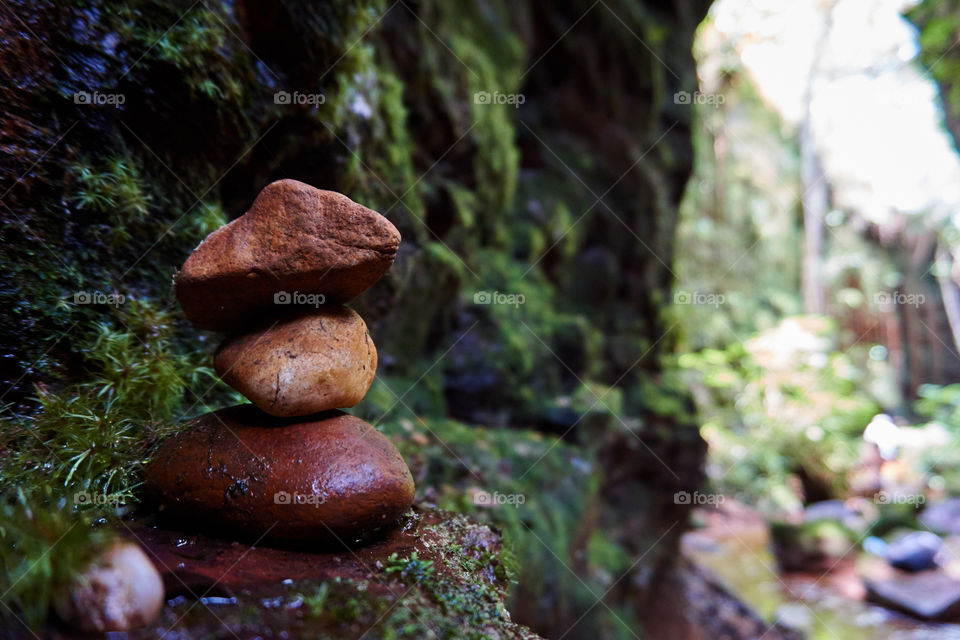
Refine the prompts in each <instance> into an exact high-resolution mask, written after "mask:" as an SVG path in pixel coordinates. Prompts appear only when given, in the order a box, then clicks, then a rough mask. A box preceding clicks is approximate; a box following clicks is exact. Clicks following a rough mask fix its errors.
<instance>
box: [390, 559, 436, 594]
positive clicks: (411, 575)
mask: <svg viewBox="0 0 960 640" xmlns="http://www.w3.org/2000/svg"><path fill="white" fill-rule="evenodd" d="M383 570H384V572H386V573H387V574H397V576H398V577H399V578H400V579H401V580H402V581H403V582H406V583H412V584H415V585H417V586H422V585H423V584H424V583H427V582H429V581H430V580H432V579H433V561H432V560H421V559H419V558H417V552H416V551H414V552H412V553H411V554H410V557H409V558H400V557H399V556H397V553H396V552H394V553H392V554H390V557H389V558H387V562H386V564H385V565H384V569H383Z"/></svg>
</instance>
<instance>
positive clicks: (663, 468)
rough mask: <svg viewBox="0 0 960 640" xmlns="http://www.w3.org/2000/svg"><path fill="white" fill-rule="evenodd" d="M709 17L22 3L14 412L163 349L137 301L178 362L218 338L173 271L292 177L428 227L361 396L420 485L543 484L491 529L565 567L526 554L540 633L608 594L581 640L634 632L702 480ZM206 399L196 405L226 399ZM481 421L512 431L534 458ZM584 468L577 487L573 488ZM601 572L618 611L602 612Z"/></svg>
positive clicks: (535, 6)
mask: <svg viewBox="0 0 960 640" xmlns="http://www.w3.org/2000/svg"><path fill="white" fill-rule="evenodd" d="M708 4H709V3H708V2H707V1H706V0H696V1H689V2H688V1H686V0H674V1H672V2H671V1H667V2H662V1H653V0H644V1H642V2H631V1H628V0H614V1H609V2H601V3H590V2H588V1H586V0H576V1H574V2H569V3H549V2H539V1H529V2H507V1H505V0H503V1H490V2H441V1H438V0H424V1H420V2H398V3H394V4H390V3H388V2H377V1H370V2H365V1H361V0H354V1H336V2H323V3H310V4H307V3H301V2H294V1H293V0H286V1H285V0H281V1H279V2H278V1H268V0H236V1H234V2H216V1H206V2H199V3H192V2H187V1H179V0H175V1H172V2H166V1H165V2H160V1H157V0H126V1H124V2H120V1H118V0H86V1H77V2H73V3H63V2H52V1H44V0H41V1H38V2H24V1H19V2H18V1H12V2H8V3H5V4H4V5H3V6H2V7H0V37H2V39H3V41H4V46H3V48H2V52H0V56H2V57H0V73H2V74H3V75H4V77H3V82H0V96H2V99H3V103H4V107H5V108H4V109H3V113H0V142H2V145H3V150H4V154H3V155H2V157H0V180H2V184H0V193H2V194H3V195H2V206H0V222H2V229H3V237H2V240H3V241H2V243H0V262H2V265H0V267H2V269H3V271H4V278H3V280H2V284H0V300H2V304H3V308H4V309H5V311H6V312H5V313H4V314H3V315H2V317H0V332H2V339H3V345H2V348H3V351H2V356H3V358H2V360H0V363H2V364H0V376H2V380H3V383H4V389H5V391H4V397H3V402H4V403H13V404H14V405H15V409H16V411H18V412H20V413H29V412H31V411H34V410H35V408H34V401H33V400H32V397H33V395H34V385H35V384H37V383H40V384H42V385H44V387H43V388H45V389H57V388H60V387H63V386H64V385H67V384H69V383H73V382H76V381H81V380H84V379H86V378H87V377H89V376H90V375H91V373H90V372H91V370H92V368H94V365H95V364H96V362H98V361H99V360H102V359H103V358H102V354H98V353H97V352H96V349H97V346H96V345H98V344H102V343H103V342H104V338H103V336H104V335H105V333H104V332H107V333H109V332H110V331H117V332H123V331H129V332H130V333H132V334H134V335H136V336H137V339H138V340H140V341H141V342H142V344H143V346H144V347H145V348H146V352H147V353H148V354H153V353H154V352H153V351H151V345H152V344H154V342H153V340H155V339H156V336H155V335H154V333H152V330H151V329H150V324H149V323H144V325H145V326H146V327H147V328H146V329H143V327H140V326H137V327H134V328H133V329H130V328H129V325H130V323H131V313H132V310H135V309H141V308H146V309H151V310H158V309H159V310H161V311H163V310H165V311H168V312H169V317H170V318H171V320H170V321H169V322H167V323H166V324H165V325H164V328H163V329H164V332H163V339H164V343H163V344H164V354H166V353H167V352H168V351H169V352H172V353H173V354H175V355H177V356H178V357H182V358H185V359H189V360H190V361H191V362H202V361H203V360H204V359H206V358H208V357H209V355H210V353H211V352H212V350H213V346H214V345H215V344H216V336H213V335H210V334H203V333H202V332H198V331H196V330H194V329H193V328H192V327H190V326H189V325H188V323H186V321H185V320H184V318H183V317H182V315H180V312H179V310H178V309H177V308H176V305H175V301H174V300H173V297H172V293H171V287H170V278H171V276H172V274H173V273H174V271H175V270H176V269H177V268H178V267H179V266H180V265H181V264H182V263H183V261H184V259H185V258H186V256H187V255H188V254H189V253H190V251H191V250H192V249H193V248H194V247H195V246H196V244H197V243H198V242H199V241H200V240H201V239H202V238H203V237H204V236H205V235H206V234H207V233H209V232H210V231H212V230H214V229H215V228H217V227H218V226H219V225H220V224H222V223H224V222H225V221H227V220H229V219H231V218H234V217H236V216H238V215H241V214H242V213H243V212H244V210H245V208H246V207H247V206H249V204H250V203H251V202H252V200H253V198H254V196H255V195H256V193H257V192H258V191H259V190H260V189H261V188H262V187H263V186H265V185H266V184H268V183H269V182H270V181H272V180H275V179H278V178H282V177H287V178H296V179H299V180H302V181H304V182H307V183H310V184H312V185H315V186H317V187H320V188H326V189H333V190H337V191H340V192H342V193H345V194H347V195H348V196H350V197H351V198H353V199H354V200H356V201H358V202H361V203H363V204H365V205H367V206H370V207H372V208H375V209H377V210H379V211H381V212H382V213H384V215H386V216H387V217H388V218H389V219H390V220H391V221H392V222H394V224H396V226H397V227H398V228H399V229H400V231H401V233H402V234H403V238H404V242H403V245H402V247H401V251H400V254H399V256H398V258H397V261H396V264H395V265H394V267H393V269H392V270H391V272H390V274H389V275H388V276H387V277H386V278H385V279H384V280H383V281H381V282H380V283H378V284H377V285H376V286H375V287H373V289H371V290H370V291H369V292H367V293H366V294H364V295H363V296H362V297H361V298H360V299H358V300H357V301H356V302H355V303H354V305H353V306H355V308H357V310H358V311H359V312H360V313H361V314H362V315H363V316H364V317H365V318H366V319H367V322H368V324H369V325H370V329H371V333H372V335H373V337H374V339H375V340H376V342H377V345H378V348H379V351H380V368H379V372H378V379H377V381H376V382H375V383H374V387H373V389H372V390H371V392H370V394H369V395H368V398H367V399H366V400H365V401H364V403H363V404H361V405H360V406H359V407H358V408H357V410H356V412H357V413H358V414H359V415H362V416H364V417H365V418H367V419H369V420H371V422H374V423H375V424H376V425H377V426H378V427H380V428H383V429H384V430H385V431H388V432H391V433H393V434H394V435H395V436H396V437H397V438H399V439H401V440H402V441H403V444H404V446H405V447H407V448H405V453H407V455H408V456H417V455H422V456H424V459H423V460H421V461H419V462H418V463H417V464H418V465H419V466H418V469H419V473H420V475H419V478H418V480H419V482H420V487H421V489H420V493H419V494H418V498H419V499H422V500H432V499H439V500H440V501H441V502H444V503H445V504H444V506H450V505H449V504H446V503H448V502H450V501H451V500H452V498H451V497H450V496H451V495H453V494H454V493H456V492H457V491H460V490H462V489H466V488H468V485H476V484H477V483H478V480H477V478H476V477H474V475H471V473H472V471H473V470H474V469H475V467H478V466H479V467H484V468H487V467H489V468H488V469H487V471H486V473H485V475H484V478H485V480H484V482H486V485H484V486H481V488H484V489H488V490H492V489H493V488H495V487H496V486H500V485H501V484H502V485H509V486H510V487H512V488H513V490H514V491H519V492H525V493H526V495H528V496H529V497H530V499H531V504H534V505H535V506H536V508H535V509H531V510H529V511H523V510H519V511H517V512H516V513H513V514H511V515H509V516H505V515H503V513H505V512H501V515H497V514H496V513H494V514H493V515H491V516H490V518H491V520H493V521H494V522H497V523H498V524H500V525H502V526H505V527H506V528H507V529H508V534H509V533H510V531H512V532H514V534H515V537H518V536H519V537H523V536H526V537H525V538H523V540H521V544H520V546H523V544H527V543H529V544H535V543H536V541H537V540H539V541H540V542H542V543H543V548H544V549H546V550H547V551H549V553H546V551H544V552H543V553H542V554H540V555H541V556H543V562H544V563H547V564H550V570H551V571H556V572H557V575H559V576H562V577H559V578H556V579H555V580H554V582H553V583H551V584H546V583H545V578H544V576H545V575H546V576H550V575H553V574H552V573H548V574H542V573H541V574H540V575H537V571H538V570H537V567H536V566H534V567H533V568H528V570H527V572H526V574H524V573H523V572H521V576H525V577H522V578H521V579H520V582H519V584H518V585H517V588H516V589H515V590H514V592H513V593H514V596H513V604H512V605H511V610H513V611H514V614H515V617H516V619H517V620H518V621H519V622H521V623H524V624H530V625H531V626H532V627H533V628H534V630H536V631H537V632H540V633H545V634H547V635H549V634H550V633H553V632H557V633H562V632H563V631H564V628H563V627H562V625H563V624H567V626H569V623H570V622H573V621H574V620H577V619H578V616H580V614H581V613H584V612H587V611H588V607H589V615H588V616H587V617H585V618H583V620H584V622H583V623H581V624H579V625H578V626H577V627H576V628H575V630H574V632H573V633H572V634H571V635H570V636H568V637H579V636H583V637H586V636H595V635H596V631H597V630H598V629H605V630H606V631H607V632H609V634H613V635H616V634H621V635H623V634H626V635H629V633H628V631H630V627H633V626H635V624H634V623H633V622H629V623H627V624H624V623H622V622H618V621H620V620H628V621H630V620H632V619H633V617H634V616H635V610H640V608H641V607H640V604H639V602H638V600H639V599H640V598H642V596H643V594H644V593H645V591H646V590H648V589H649V588H650V586H651V585H655V584H656V579H655V578H656V576H657V575H659V573H660V572H662V571H663V570H666V569H668V568H669V566H670V564H671V557H672V554H673V551H674V545H675V541H676V536H677V534H679V532H680V531H681V530H682V528H683V525H682V522H683V519H684V517H685V515H686V507H684V506H682V505H681V506H678V505H676V504H675V503H674V501H673V493H674V492H675V491H678V490H683V489H687V490H693V489H695V488H696V487H697V486H698V485H699V482H700V479H701V471H700V467H701V464H702V460H703V455H704V447H703V442H702V440H700V438H699V435H698V434H697V431H696V427H695V424H694V422H693V419H692V416H691V405H690V402H689V399H688V397H687V394H686V391H685V390H684V389H683V388H682V386H681V385H679V384H678V382H677V379H676V376H675V375H674V365H673V363H672V360H671V352H672V346H673V321H672V320H671V312H670V304H669V303H670V300H671V295H670V287H671V284H672V278H673V276H672V272H671V268H670V265H671V262H672V256H673V252H674V247H673V238H674V230H675V226H676V218H677V207H678V205H679V201H680V198H681V195H682V193H683V190H684V186H685V183H686V180H687V177H688V175H689V173H690V169H691V162H692V154H691V148H690V139H689V138H690V118H691V117H692V113H693V111H692V108H691V107H690V106H689V105H684V104H676V102H675V101H674V93H675V92H677V91H681V90H685V91H693V90H695V89H696V75H695V69H694V62H693V58H692V55H691V53H690V50H691V44H692V41H693V33H694V30H695V28H696V26H697V24H698V23H699V21H700V20H701V19H702V17H703V15H704V14H705V12H706V9H707V6H708ZM82 292H86V293H89V294H91V295H93V294H96V293H99V294H104V295H108V294H113V293H117V294H121V295H123V296H124V302H123V303H121V304H120V305H119V306H118V307H114V306H111V305H109V304H106V305H96V304H81V303H79V302H82V301H83V300H82V299H78V298H77V297H76V296H77V295H78V294H79V293H82ZM511 296H512V297H511ZM490 299H492V300H493V301H494V302H503V301H506V302H507V303H504V304H500V303H494V304H489V303H487V301H488V300H490ZM131 305H139V306H136V307H132V306H131ZM133 315H139V312H135V313H133ZM163 317H165V318H166V317H167V316H166V315H165V316H163ZM98 340H99V342H98ZM91 349H93V350H94V351H91ZM165 357H166V356H165ZM170 362H176V363H178V364H177V366H179V363H180V362H181V360H171V361H170ZM188 382H189V381H188ZM186 386H187V387H188V388H190V389H196V385H193V384H188V385H186ZM208 386H209V385H208V384H206V383H204V384H202V385H200V388H199V389H198V390H194V391H191V392H190V393H188V394H187V395H186V396H185V397H184V399H183V402H182V407H180V410H179V413H178V412H177V411H174V415H181V414H182V415H190V414H193V413H197V412H198V411H200V410H202V409H203V408H204V405H205V404H206V403H210V404H213V405H216V404H217V402H216V399H217V398H221V397H222V398H224V399H226V398H228V397H229V392H228V391H226V390H225V389H224V388H222V387H210V390H209V391H206V389H207V388H208ZM410 425H412V427H411V426H410ZM465 425H485V426H487V427H490V428H491V430H492V431H491V432H492V433H495V434H496V438H498V439H501V440H502V445H503V448H504V452H501V455H502V456H509V455H513V454H516V455H517V456H519V458H520V459H521V460H520V461H519V462H516V468H511V469H508V470H505V465H506V466H509V464H512V463H511V462H510V460H508V459H507V458H506V457H501V458H497V459H496V460H494V459H491V458H490V457H489V442H488V441H487V438H488V435H486V432H485V431H484V430H482V429H471V428H470V427H469V426H465ZM524 429H525V431H523V430H524ZM511 430H516V431H511ZM416 433H420V434H421V437H428V438H429V440H430V443H431V445H430V446H427V447H424V446H423V444H422V443H421V442H420V441H419V440H416V439H413V435H412V434H416ZM424 434H426V435H424ZM510 434H516V435H515V436H511V435H510ZM445 438H446V439H449V438H454V439H456V442H457V444H456V445H455V446H454V447H450V446H447V445H446V444H444V439H445ZM541 442H543V443H546V444H544V445H543V446H542V448H538V447H541V445H540V444H539V443H541ZM548 447H549V450H548ZM451 449H456V450H457V452H458V453H459V457H458V458H453V457H452V454H451ZM418 451H419V452H421V453H420V454H418ZM423 451H428V452H429V453H422V452H423ZM531 451H537V452H538V453H537V455H540V453H543V455H544V456H545V459H547V460H549V462H548V463H545V464H544V465H543V466H542V467H540V466H539V465H540V463H539V462H538V461H537V460H536V455H534V456H533V457H532V458H530V455H529V454H530V452H531ZM527 458H530V459H529V460H527ZM521 463H522V464H523V466H522V467H521ZM531 465H533V466H534V467H537V468H538V469H542V472H538V473H526V472H525V471H524V469H526V468H527V467H528V466H531ZM569 465H574V468H579V467H577V465H580V467H582V468H583V469H588V471H583V472H582V475H583V476H584V477H583V478H582V483H574V484H573V485H570V486H567V485H568V484H569V483H570V482H572V478H576V477H578V476H577V474H572V475H571V473H570V466H569ZM497 474H500V475H499V476H498V475H497ZM535 483H537V484H535ZM425 491H426V493H425ZM444 492H447V493H444ZM437 493H439V494H440V498H437V495H436V494H437ZM463 510H473V509H472V507H471V506H470V505H463ZM534 518H536V519H537V520H536V521H534V520H532V519H534ZM544 520H547V521H549V522H547V525H546V529H540V528H538V527H541V526H542V525H544V522H543V521H544ZM674 523H676V526H673V524H674ZM668 525H669V528H668ZM525 532H526V533H525ZM529 532H534V533H535V535H533V536H531V535H530V533H529ZM545 532H552V533H553V534H555V536H554V537H553V538H549V536H547V537H548V538H549V539H541V538H543V537H544V536H545V535H547V533H545ZM661 533H663V534H664V535H663V536H661V535H660V534H661ZM507 543H508V544H509V543H510V540H509V535H508V540H507ZM651 548H652V549H653V550H651ZM541 551H543V549H541ZM598 558H599V559H601V560H598ZM638 558H641V561H636V562H635V560H637V559H638ZM521 560H523V559H521ZM588 584H589V585H590V588H589V589H588V590H587V591H585V592H583V593H581V594H580V596H577V597H575V598H574V597H571V595H570V594H571V593H572V590H576V589H581V586H586V585H588ZM571 585H572V586H571ZM606 587H613V589H612V591H611V593H610V594H609V595H608V600H609V601H610V602H614V603H616V604H615V605H612V606H605V607H592V606H590V605H592V604H593V602H594V601H595V598H593V597H590V596H591V595H592V594H593V593H602V592H603V591H604V590H605V588H606ZM613 610H616V612H617V614H616V615H614V616H613V617H611V616H610V615H608V613H609V612H612V611H613ZM560 611H563V612H564V614H563V615H562V616H560V615H558V612H560ZM614 619H615V621H614V622H611V620H614ZM606 624H613V625H614V626H613V627H611V628H607V627H604V625H606ZM630 633H632V632H630Z"/></svg>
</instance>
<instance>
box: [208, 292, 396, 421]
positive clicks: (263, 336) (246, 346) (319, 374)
mask: <svg viewBox="0 0 960 640" xmlns="http://www.w3.org/2000/svg"><path fill="white" fill-rule="evenodd" d="M213 366H214V369H216V372H217V375H219V376H220V377H221V378H222V379H223V381H224V382H226V383H227V384H229V385H230V386H231V387H233V388H234V389H236V390H237V391H239V392H240V393H242V394H243V395H244V396H245V397H246V398H247V399H248V400H250V401H251V402H252V403H253V404H255V405H257V406H258V407H259V408H260V409H262V410H264V411H266V412H267V413H269V414H271V415H274V416H305V415H309V414H311V413H317V412H319V411H326V410H327V409H342V408H345V407H352V406H353V405H355V404H357V403H358V402H360V401H361V400H362V399H363V396H364V395H365V394H366V393H367V390H368V389H369V388H370V384H371V383H372V382H373V377H374V374H375V373H376V371H377V349H376V347H375V346H374V344H373V340H371V339H370V334H369V333H367V325H366V324H364V322H363V319H362V318H361V317H360V316H359V315H357V313H356V312H355V311H352V310H351V309H348V308H346V307H340V306H337V307H332V308H321V309H318V310H316V311H310V312H308V313H306V314H302V315H297V316H293V317H287V318H283V319H281V320H277V321H274V322H271V323H270V324H268V325H265V326H261V327H260V328H258V329H255V330H253V331H250V332H247V333H242V334H239V335H236V336H233V337H231V338H228V339H227V340H225V341H224V342H223V344H221V345H220V348H219V349H217V353H216V355H214V358H213Z"/></svg>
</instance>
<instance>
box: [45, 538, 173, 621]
mask: <svg viewBox="0 0 960 640" xmlns="http://www.w3.org/2000/svg"><path fill="white" fill-rule="evenodd" d="M163 595H164V590H163V579H162V578H161V577H160V573H159V572H158V571H157V568H156V567H155V566H154V565H153V563H152V562H151V561H150V559H149V558H148V557H147V554H145V553H144V552H143V550H142V549H140V547H139V546H138V545H136V544H134V543H132V542H125V541H123V542H116V543H114V544H113V545H111V546H110V547H108V548H107V549H106V550H105V551H104V552H103V553H102V554H101V555H100V556H99V557H97V558H96V559H95V560H94V561H93V562H92V563H91V564H90V566H89V567H88V568H87V569H85V570H84V571H82V572H81V573H80V575H78V576H77V577H76V579H75V580H74V581H73V583H72V584H71V585H70V586H69V588H67V589H66V590H64V591H63V592H61V593H59V594H57V596H56V597H54V600H53V607H54V611H55V612H56V613H57V615H58V616H59V617H60V619H61V620H63V621H64V622H66V623H67V624H68V625H70V626H71V627H73V628H74V629H78V630H80V631H84V632H87V633H105V632H108V631H128V630H131V629H136V628H138V627H143V626H146V625H148V624H150V623H151V622H153V620H154V619H156V617H157V615H159V613H160V609H161V608H162V607H163Z"/></svg>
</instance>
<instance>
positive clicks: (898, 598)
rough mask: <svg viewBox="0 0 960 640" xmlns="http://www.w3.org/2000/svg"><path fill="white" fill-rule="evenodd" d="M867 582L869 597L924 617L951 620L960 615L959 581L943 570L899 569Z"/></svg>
mask: <svg viewBox="0 0 960 640" xmlns="http://www.w3.org/2000/svg"><path fill="white" fill-rule="evenodd" d="M864 584H865V585H866V587H867V599H868V600H870V601H872V602H876V603H877V604H880V605H883V606H884V607H887V608H890V609H895V610H897V611H902V612H904V613H907V614H909V615H912V616H914V617H916V618H920V619H922V620H952V619H955V618H956V617H957V616H958V615H960V582H957V581H956V580H954V579H952V578H950V577H949V576H947V575H946V574H944V573H942V572H940V571H933V570H931V571H921V572H919V573H898V574H897V575H896V576H895V577H892V578H887V579H880V580H865V581H864Z"/></svg>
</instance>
